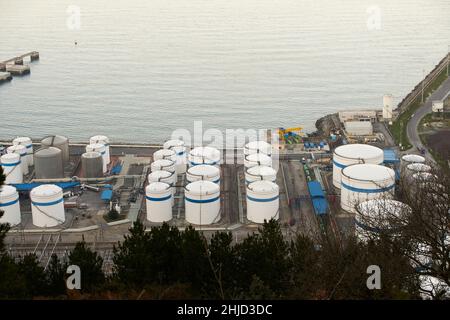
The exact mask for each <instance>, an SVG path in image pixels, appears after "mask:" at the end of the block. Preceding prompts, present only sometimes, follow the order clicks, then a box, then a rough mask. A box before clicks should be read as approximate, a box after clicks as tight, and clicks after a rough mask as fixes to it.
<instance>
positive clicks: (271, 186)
mask: <svg viewBox="0 0 450 320" xmlns="http://www.w3.org/2000/svg"><path fill="white" fill-rule="evenodd" d="M248 189H250V190H252V191H254V192H259V193H271V192H274V191H278V190H279V187H278V185H277V184H276V183H274V182H272V181H268V180H259V181H255V182H251V183H250V184H249V185H248Z"/></svg>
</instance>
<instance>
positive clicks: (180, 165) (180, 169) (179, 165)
mask: <svg viewBox="0 0 450 320" xmlns="http://www.w3.org/2000/svg"><path fill="white" fill-rule="evenodd" d="M163 148H164V149H170V150H173V151H175V153H176V154H177V160H176V166H175V167H176V172H177V174H181V173H185V172H186V167H187V159H186V147H185V145H184V141H182V140H177V139H173V140H169V141H166V142H165V143H164V145H163Z"/></svg>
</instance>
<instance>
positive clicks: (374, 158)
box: [333, 143, 384, 189]
mask: <svg viewBox="0 0 450 320" xmlns="http://www.w3.org/2000/svg"><path fill="white" fill-rule="evenodd" d="M383 161H384V153H383V150H381V149H380V148H377V147H374V146H371V145H368V144H358V143H356V144H346V145H342V146H339V147H337V148H336V149H334V153H333V185H334V186H335V187H336V188H339V189H340V188H341V172H342V169H344V168H345V167H347V166H350V165H352V164H357V163H371V164H382V163H383Z"/></svg>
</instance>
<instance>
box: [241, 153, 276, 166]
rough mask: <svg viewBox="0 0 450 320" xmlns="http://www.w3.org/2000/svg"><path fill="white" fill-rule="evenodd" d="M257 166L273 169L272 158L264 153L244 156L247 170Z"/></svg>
mask: <svg viewBox="0 0 450 320" xmlns="http://www.w3.org/2000/svg"><path fill="white" fill-rule="evenodd" d="M256 166H266V167H272V158H271V157H269V156H268V155H266V154H263V153H254V154H250V155H248V156H244V167H245V169H246V170H247V169H248V168H251V167H256Z"/></svg>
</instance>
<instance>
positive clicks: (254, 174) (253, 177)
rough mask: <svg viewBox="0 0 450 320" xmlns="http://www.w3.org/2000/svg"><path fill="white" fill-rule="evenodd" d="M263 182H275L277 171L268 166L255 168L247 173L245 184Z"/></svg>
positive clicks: (249, 169)
mask: <svg viewBox="0 0 450 320" xmlns="http://www.w3.org/2000/svg"><path fill="white" fill-rule="evenodd" d="M261 180H267V181H271V182H275V181H276V180H277V171H276V170H275V169H274V168H272V167H268V166H254V167H251V168H248V169H247V170H246V171H245V182H246V183H247V184H248V183H251V182H255V181H261Z"/></svg>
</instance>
